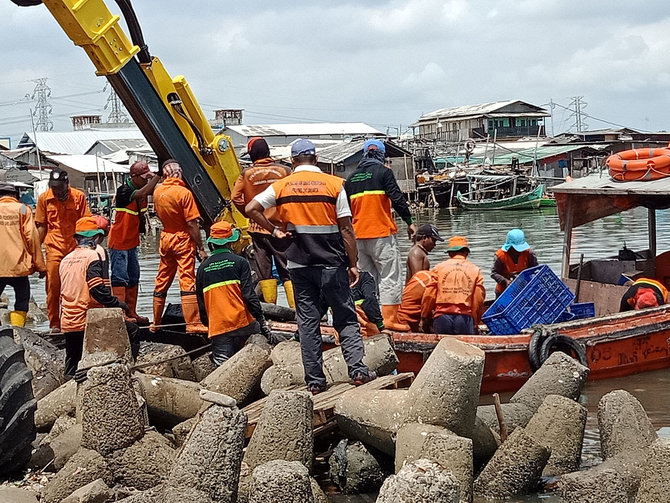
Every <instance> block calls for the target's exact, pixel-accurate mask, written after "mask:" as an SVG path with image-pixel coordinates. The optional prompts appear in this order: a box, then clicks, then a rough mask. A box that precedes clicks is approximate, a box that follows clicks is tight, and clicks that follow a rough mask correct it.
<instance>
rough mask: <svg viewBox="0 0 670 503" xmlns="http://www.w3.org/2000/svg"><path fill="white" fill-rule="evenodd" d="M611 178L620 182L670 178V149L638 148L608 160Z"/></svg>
mask: <svg viewBox="0 0 670 503" xmlns="http://www.w3.org/2000/svg"><path fill="white" fill-rule="evenodd" d="M607 167H608V168H609V172H610V176H611V177H612V178H614V179H615V180H619V181H633V180H644V181H646V180H658V179H659V178H665V177H666V176H670V149H668V148H636V149H633V150H624V151H623V152H619V153H617V154H612V155H611V156H609V157H608V158H607Z"/></svg>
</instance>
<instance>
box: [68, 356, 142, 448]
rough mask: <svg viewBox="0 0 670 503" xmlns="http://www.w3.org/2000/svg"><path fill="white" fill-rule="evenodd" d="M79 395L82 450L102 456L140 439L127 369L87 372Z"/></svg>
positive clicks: (137, 410) (112, 367) (121, 366)
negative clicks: (92, 450) (96, 452)
mask: <svg viewBox="0 0 670 503" xmlns="http://www.w3.org/2000/svg"><path fill="white" fill-rule="evenodd" d="M81 393H82V423H81V424H82V438H81V445H82V447H85V448H87V449H94V450H96V451H98V452H99V453H100V454H102V455H103V456H104V455H107V454H109V453H111V452H112V451H115V450H117V449H123V448H125V447H130V446H131V445H132V444H133V443H134V442H135V441H136V440H139V439H140V438H142V436H143V435H144V424H143V420H142V416H141V413H140V408H139V405H138V403H137V399H136V398H135V391H134V390H133V386H132V383H131V381H130V373H129V371H128V367H127V366H126V365H124V364H118V363H114V364H111V365H105V366H103V367H94V368H92V369H90V370H89V371H88V379H87V380H86V382H85V383H84V385H83V388H82V392H81Z"/></svg>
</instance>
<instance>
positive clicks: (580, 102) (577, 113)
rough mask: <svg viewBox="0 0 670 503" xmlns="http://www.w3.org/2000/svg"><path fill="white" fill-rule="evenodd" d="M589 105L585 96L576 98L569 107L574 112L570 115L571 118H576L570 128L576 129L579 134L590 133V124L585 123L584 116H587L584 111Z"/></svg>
mask: <svg viewBox="0 0 670 503" xmlns="http://www.w3.org/2000/svg"><path fill="white" fill-rule="evenodd" d="M587 105H588V103H586V102H585V101H584V96H575V97H573V98H572V101H571V102H570V105H568V107H569V108H570V109H572V110H574V112H572V114H570V117H574V118H575V122H573V123H572V126H570V128H575V130H576V131H577V132H578V133H581V132H582V131H588V128H589V126H588V124H587V123H586V122H584V118H583V117H584V116H586V114H585V113H584V109H585V108H586V107H587Z"/></svg>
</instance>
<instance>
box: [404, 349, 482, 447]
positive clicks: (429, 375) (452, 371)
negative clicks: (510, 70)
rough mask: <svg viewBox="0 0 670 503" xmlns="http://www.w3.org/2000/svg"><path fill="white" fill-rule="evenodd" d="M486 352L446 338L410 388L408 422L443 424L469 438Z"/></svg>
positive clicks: (429, 358) (434, 351) (457, 433)
mask: <svg viewBox="0 0 670 503" xmlns="http://www.w3.org/2000/svg"><path fill="white" fill-rule="evenodd" d="M483 371H484V351H482V350H481V349H479V348H477V347H475V346H472V345H470V344H466V343H464V342H461V341H459V340H457V339H452V338H444V339H442V340H440V342H439V343H438V344H437V346H435V349H434V350H433V352H432V353H431V355H430V356H429V357H428V360H426V362H425V363H424V364H423V367H422V368H421V370H420V371H419V374H418V375H417V376H416V379H415V380H414V382H413V383H412V385H411V386H410V387H409V397H408V408H407V419H406V422H417V423H429V424H435V425H438V426H443V427H445V428H447V429H448V430H449V431H451V432H453V433H455V434H456V435H459V436H463V437H469V436H470V434H471V433H472V427H473V424H474V422H475V416H476V412H477V404H478V402H479V388H480V385H481V381H482V373H483Z"/></svg>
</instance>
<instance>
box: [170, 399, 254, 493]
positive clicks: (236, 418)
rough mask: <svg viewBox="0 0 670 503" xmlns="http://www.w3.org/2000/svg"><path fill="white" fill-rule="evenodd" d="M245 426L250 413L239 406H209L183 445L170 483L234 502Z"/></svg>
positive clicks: (173, 467) (171, 473)
mask: <svg viewBox="0 0 670 503" xmlns="http://www.w3.org/2000/svg"><path fill="white" fill-rule="evenodd" d="M246 426H247V416H246V415H245V414H244V412H242V411H241V410H239V409H238V408H236V407H234V408H230V407H221V406H220V405H212V406H210V407H209V408H208V409H207V410H206V411H204V412H203V413H202V415H201V417H200V420H199V421H198V423H197V424H196V425H195V427H194V428H193V430H191V433H190V434H189V436H188V438H187V440H186V443H185V444H184V445H183V446H182V448H181V451H180V452H179V455H178V456H177V459H176V460H175V463H174V465H173V466H172V470H171V471H170V475H169V477H168V482H167V483H168V485H169V486H170V487H177V488H180V487H184V488H186V487H187V488H192V489H196V490H198V491H201V492H203V493H205V494H207V495H208V496H209V497H210V498H212V500H213V501H215V502H217V503H218V502H221V503H234V502H235V501H236V500H237V486H238V483H239V478H240V465H241V464H242V448H243V447H244V431H245V429H246Z"/></svg>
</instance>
